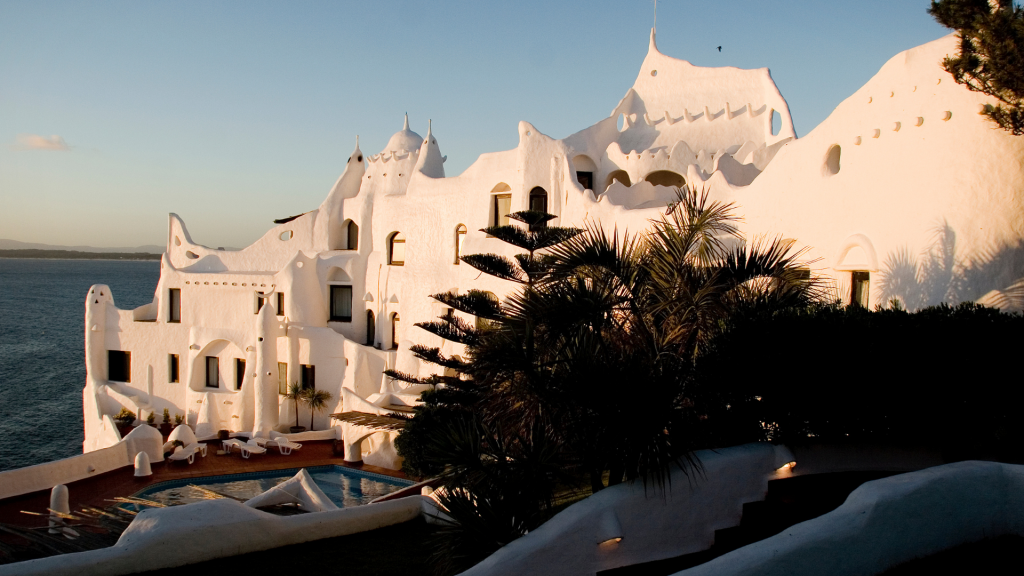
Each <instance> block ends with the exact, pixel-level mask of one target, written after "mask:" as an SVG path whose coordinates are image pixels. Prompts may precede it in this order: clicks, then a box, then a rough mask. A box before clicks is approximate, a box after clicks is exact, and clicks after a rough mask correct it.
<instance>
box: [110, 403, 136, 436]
mask: <svg viewBox="0 0 1024 576" xmlns="http://www.w3.org/2000/svg"><path fill="white" fill-rule="evenodd" d="M114 421H116V422H117V431H118V432H120V433H121V437H122V438H124V437H125V436H127V435H128V433H129V432H131V431H132V424H134V423H135V412H132V411H131V410H129V409H127V408H121V411H120V412H118V413H117V416H114Z"/></svg>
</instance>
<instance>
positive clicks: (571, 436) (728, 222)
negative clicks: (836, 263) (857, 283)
mask: <svg viewBox="0 0 1024 576" xmlns="http://www.w3.org/2000/svg"><path fill="white" fill-rule="evenodd" d="M733 210H734V205H733V204H731V203H722V202H716V201H711V200H710V199H709V194H708V191H707V190H706V189H704V190H701V191H697V190H696V189H693V188H688V189H684V190H680V191H679V192H678V194H677V201H676V202H675V203H673V204H672V205H671V206H669V209H668V210H667V211H666V214H665V215H664V217H662V218H660V219H657V220H655V221H652V229H651V230H650V231H649V232H647V233H645V234H642V235H635V236H630V235H629V234H623V235H622V237H621V238H620V237H619V234H618V232H617V231H615V232H614V233H612V234H609V233H607V232H606V231H605V230H604V229H603V228H601V227H600V226H597V225H590V226H588V228H587V230H586V232H584V233H583V234H581V235H579V236H576V237H574V238H571V239H569V240H567V241H566V242H564V243H561V244H559V245H557V246H555V247H553V248H552V249H551V251H550V257H551V260H552V265H551V273H550V275H549V276H548V277H547V278H546V280H545V282H544V284H543V285H542V286H540V287H539V288H538V290H537V293H536V294H534V295H531V296H529V297H525V295H524V294H523V293H521V292H520V293H516V294H514V295H513V296H512V297H510V298H509V299H508V302H507V303H506V305H505V307H504V308H505V309H506V310H507V311H508V314H509V315H510V316H516V317H519V318H520V320H518V321H522V320H521V319H525V318H531V319H532V320H533V321H534V322H536V323H537V324H538V325H540V326H543V327H544V329H543V330H538V332H537V343H536V346H537V349H538V350H546V351H550V352H549V354H548V355H547V357H546V358H544V359H543V361H542V362H541V366H542V368H543V369H544V371H545V372H546V373H547V374H548V375H549V377H548V378H546V382H545V384H544V386H541V387H540V388H538V390H540V392H541V393H538V394H535V395H533V398H532V401H533V402H535V403H537V404H539V405H542V406H547V407H548V409H549V410H550V407H551V406H559V405H561V406H566V407H567V408H568V409H567V410H566V411H565V413H564V414H563V415H562V418H565V419H566V421H567V423H566V427H567V429H566V438H567V442H568V443H569V444H570V445H574V446H575V449H574V451H575V452H576V453H577V454H580V455H582V457H583V459H584V460H585V461H586V462H587V466H588V467H590V470H591V478H592V480H597V478H599V477H600V474H601V473H602V472H603V471H608V472H609V484H614V483H618V482H620V481H621V480H623V479H626V480H633V479H641V480H644V481H645V482H646V481H649V480H652V481H655V482H656V483H662V482H664V481H666V480H667V477H668V473H669V471H670V467H671V466H675V465H680V464H682V465H684V466H685V465H691V466H693V465H696V466H699V462H696V461H695V460H692V458H691V456H690V455H692V453H693V451H694V450H696V449H699V448H704V447H709V446H713V445H714V444H715V442H716V440H715V438H714V437H712V436H710V434H711V433H712V432H713V430H714V422H708V419H709V415H711V414H713V413H714V412H715V410H714V408H715V406H713V404H714V403H715V402H716V401H717V400H718V399H719V395H718V394H717V393H716V391H715V390H714V387H712V386H709V385H707V384H706V383H702V382H699V381H694V380H693V379H692V378H690V373H691V368H692V366H693V365H694V363H695V362H699V357H700V355H701V354H702V353H703V352H705V351H706V350H707V349H708V347H709V344H710V342H711V341H712V339H713V338H714V337H715V336H716V335H717V334H719V333H720V332H721V331H722V330H723V328H724V327H725V326H726V325H727V320H728V318H729V316H730V315H731V314H732V313H733V312H735V311H737V310H739V309H743V308H751V307H753V308H768V309H778V308H786V307H791V306H802V305H805V304H807V303H809V302H813V301H816V300H818V299H819V298H820V297H821V296H822V295H823V294H824V290H823V289H822V287H821V286H820V285H819V284H818V283H817V282H816V281H814V280H812V279H810V278H808V277H807V276H806V271H807V270H806V268H805V266H806V265H807V263H805V262H802V261H801V260H800V258H801V256H802V255H803V252H802V251H795V252H794V251H792V250H791V246H792V242H790V241H785V240H782V239H775V240H770V241H769V240H765V239H756V240H754V241H753V242H749V243H748V242H744V241H743V238H742V237H741V235H740V234H739V231H738V229H737V228H736V225H735V223H736V220H737V218H736V217H735V216H734V214H733ZM474 359H476V357H475V356H474ZM631 385H632V386H631ZM717 385H721V383H716V386H717ZM530 400H531V399H530V398H529V397H527V398H525V399H524V398H523V397H522V396H519V397H518V404H519V405H523V404H524V403H527V402H529V401H530ZM592 485H593V488H594V489H595V490H596V489H600V485H599V483H598V482H596V481H594V482H592Z"/></svg>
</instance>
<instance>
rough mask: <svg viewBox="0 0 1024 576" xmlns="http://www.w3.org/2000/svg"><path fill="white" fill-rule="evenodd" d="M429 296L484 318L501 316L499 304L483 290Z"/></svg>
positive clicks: (461, 310)
mask: <svg viewBox="0 0 1024 576" xmlns="http://www.w3.org/2000/svg"><path fill="white" fill-rule="evenodd" d="M430 297H431V298H433V299H434V300H437V301H438V302H440V303H442V304H445V305H447V306H450V307H452V308H455V309H456V310H458V311H460V312H465V313H466V314H472V315H474V316H479V317H480V318H486V319H487V320H499V319H500V318H501V317H502V313H501V305H500V304H499V303H498V301H497V300H495V299H494V296H493V295H492V294H489V293H487V292H484V291H483V290H469V291H468V292H466V293H465V294H457V293H455V292H442V293H441V294H433V295H431V296H430Z"/></svg>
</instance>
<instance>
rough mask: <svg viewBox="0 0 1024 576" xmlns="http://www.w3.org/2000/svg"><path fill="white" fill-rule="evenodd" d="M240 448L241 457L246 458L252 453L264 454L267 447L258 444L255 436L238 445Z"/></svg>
mask: <svg viewBox="0 0 1024 576" xmlns="http://www.w3.org/2000/svg"><path fill="white" fill-rule="evenodd" d="M239 448H241V449H242V458H248V457H249V456H250V455H252V454H265V453H266V452H267V449H266V448H264V447H263V446H260V445H259V443H258V442H257V441H256V439H255V438H251V439H249V441H248V442H246V443H245V444H242V445H241V446H239Z"/></svg>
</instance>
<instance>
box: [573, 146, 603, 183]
mask: <svg viewBox="0 0 1024 576" xmlns="http://www.w3.org/2000/svg"><path fill="white" fill-rule="evenodd" d="M572 164H573V168H576V181H577V182H579V183H580V186H583V188H584V189H586V190H593V189H594V175H595V174H597V164H594V161H593V160H591V159H590V156H587V155H585V154H580V155H578V156H576V157H574V158H573V159H572Z"/></svg>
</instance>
